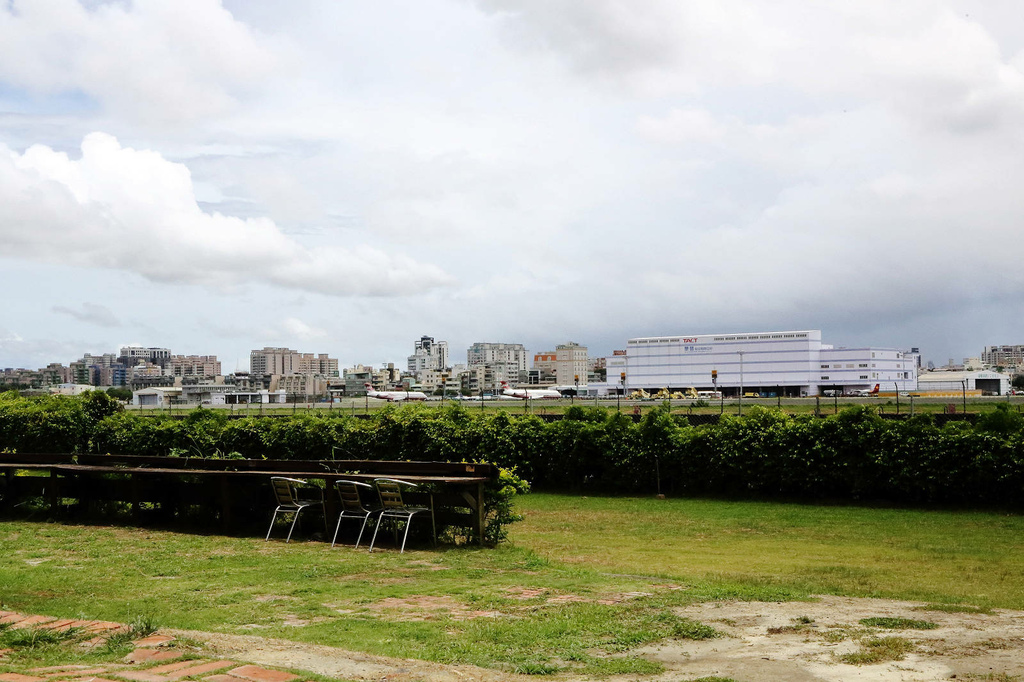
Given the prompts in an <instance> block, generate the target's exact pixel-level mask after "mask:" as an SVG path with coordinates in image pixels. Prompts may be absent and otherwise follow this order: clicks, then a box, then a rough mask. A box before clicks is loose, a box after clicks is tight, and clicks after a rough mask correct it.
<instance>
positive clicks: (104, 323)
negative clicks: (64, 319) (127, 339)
mask: <svg viewBox="0 0 1024 682" xmlns="http://www.w3.org/2000/svg"><path fill="white" fill-rule="evenodd" d="M53 312H55V313H60V314H62V315H67V316H69V317H71V318H74V319H76V320H78V321H80V322H87V323H89V324H94V325H97V326H99V327H120V326H121V320H120V319H118V317H117V315H115V314H114V313H113V311H111V310H110V308H108V307H107V306H105V305H99V304H97V303H89V302H88V301H86V302H85V303H82V304H81V305H80V306H79V307H77V308H71V307H68V306H63V305H55V306H53Z"/></svg>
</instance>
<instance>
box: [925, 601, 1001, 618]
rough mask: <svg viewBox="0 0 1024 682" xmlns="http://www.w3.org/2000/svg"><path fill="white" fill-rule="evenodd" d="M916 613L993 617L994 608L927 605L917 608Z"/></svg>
mask: <svg viewBox="0 0 1024 682" xmlns="http://www.w3.org/2000/svg"><path fill="white" fill-rule="evenodd" d="M914 610H915V611H941V612H942V613H976V614H978V615H982V616H987V615H991V613H992V608H991V607H988V606H970V605H968V604H925V605H924V606H915V607H914Z"/></svg>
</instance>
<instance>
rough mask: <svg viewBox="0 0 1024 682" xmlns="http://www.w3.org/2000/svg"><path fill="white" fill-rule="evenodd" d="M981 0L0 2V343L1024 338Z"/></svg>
mask: <svg viewBox="0 0 1024 682" xmlns="http://www.w3.org/2000/svg"><path fill="white" fill-rule="evenodd" d="M1020 19H1021V14H1020V6H1019V2H1015V1H1011V0H1006V1H1002V0H985V1H983V2H982V1H977V2H966V1H964V2H960V1H957V0H902V1H901V2H895V3H894V2H892V1H891V0H858V1H857V2H830V3H808V2H806V0H799V1H792V2H786V1H785V0H770V1H769V0H763V1H762V0H739V1H735V0H706V1H701V0H695V1H694V2H679V1H678V0H475V1H474V0H417V1H416V2H394V1H391V0H375V1H374V2H354V1H351V0H343V1H339V0H291V1H290V2H287V3H282V2H278V1H270V0H119V1H111V2H101V1H98V0H0V286H2V289H3V292H4V293H3V297H2V299H0V301H2V302H0V368H2V367H11V366H14V367H19V366H24V367H30V368H36V367H39V366H42V365H45V364H46V363H48V362H53V361H59V362H62V363H65V364H66V363H68V362H70V361H72V360H75V359H77V358H79V357H81V355H82V354H83V353H86V352H89V353H94V354H98V353H104V352H116V350H117V348H118V347H119V346H121V345H127V344H139V345H144V346H161V347H169V348H171V350H172V351H173V352H175V353H184V354H216V355H218V356H219V357H220V359H221V361H222V363H223V368H224V371H225V372H230V371H234V370H235V369H236V368H237V369H246V368H247V367H248V355H249V351H250V350H251V349H253V348H262V347H263V346H266V345H274V346H278V345H283V346H289V347H292V348H296V349H298V350H300V351H305V352H328V353H330V354H331V356H333V357H337V358H339V359H340V361H341V363H342V365H343V366H350V365H352V364H355V363H363V364H374V365H379V364H380V363H383V362H389V361H390V362H396V363H398V364H401V365H403V366H404V363H405V357H406V356H407V355H409V354H410V353H411V352H412V345H413V341H414V340H415V339H417V338H419V337H420V336H421V335H429V336H433V337H435V338H436V339H438V340H447V341H448V342H449V345H450V348H451V355H452V358H453V361H455V362H464V361H465V349H466V347H467V346H468V345H469V344H471V343H473V342H475V341H498V342H507V343H523V344H525V345H526V347H527V348H528V349H529V350H530V351H534V352H536V351H541V350H546V349H550V348H553V347H554V346H555V344H557V343H563V342H566V341H569V340H573V341H577V342H579V343H582V344H585V345H587V346H589V348H590V351H591V355H603V354H610V352H611V351H612V350H613V349H615V348H623V347H625V341H626V339H628V338H631V337H635V336H651V335H663V334H700V333H715V332H743V331H768V330H783V329H821V330H822V331H823V336H824V341H825V342H827V343H833V344H836V345H844V346H861V345H875V346H882V347H899V348H909V347H911V346H919V347H920V348H921V350H922V353H923V355H924V357H925V358H926V359H931V360H934V361H935V362H936V363H937V364H943V363H945V362H946V360H947V359H948V358H956V359H958V360H959V359H961V358H963V357H966V356H977V355H979V354H980V353H981V350H982V347H983V346H985V345H989V344H997V343H1024V315H1022V314H1021V312H1022V306H1021V301H1022V300H1024V299H1022V297H1024V267H1022V265H1024V263H1022V256H1024V234H1022V230H1021V219H1022V216H1024V22H1022V21H1021V20H1020Z"/></svg>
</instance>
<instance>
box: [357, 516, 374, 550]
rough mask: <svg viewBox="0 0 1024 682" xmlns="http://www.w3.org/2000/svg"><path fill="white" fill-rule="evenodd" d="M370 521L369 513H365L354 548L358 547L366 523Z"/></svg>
mask: <svg viewBox="0 0 1024 682" xmlns="http://www.w3.org/2000/svg"><path fill="white" fill-rule="evenodd" d="M369 521H370V515H369V514H367V515H366V516H364V517H363V525H362V527H360V529H359V537H357V538H356V546H355V548H356V549H359V541H360V540H362V539H363V531H364V530H366V524H367V523H368V522H369Z"/></svg>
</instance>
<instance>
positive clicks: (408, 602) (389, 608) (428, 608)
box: [367, 595, 505, 621]
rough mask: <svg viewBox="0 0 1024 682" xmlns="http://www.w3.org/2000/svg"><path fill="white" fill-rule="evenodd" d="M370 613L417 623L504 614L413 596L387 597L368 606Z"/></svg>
mask: <svg viewBox="0 0 1024 682" xmlns="http://www.w3.org/2000/svg"><path fill="white" fill-rule="evenodd" d="M367 608H368V610H369V611H370V612H371V613H379V614H381V615H385V616H387V617H388V618H389V619H390V620H400V621H417V620H435V619H436V618H438V617H439V616H447V617H449V618H451V619H452V620H472V619H473V618H500V617H502V616H504V615H505V614H503V613H501V612H500V611H481V610H476V609H469V608H466V606H465V604H462V603H460V602H457V601H455V600H454V599H452V598H451V597H435V596H428V595H414V596H410V597H403V598H397V597H389V598H387V599H382V600H380V601H378V602H374V603H373V604H370V605H369V606H368V607H367Z"/></svg>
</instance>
